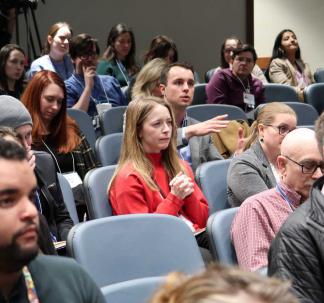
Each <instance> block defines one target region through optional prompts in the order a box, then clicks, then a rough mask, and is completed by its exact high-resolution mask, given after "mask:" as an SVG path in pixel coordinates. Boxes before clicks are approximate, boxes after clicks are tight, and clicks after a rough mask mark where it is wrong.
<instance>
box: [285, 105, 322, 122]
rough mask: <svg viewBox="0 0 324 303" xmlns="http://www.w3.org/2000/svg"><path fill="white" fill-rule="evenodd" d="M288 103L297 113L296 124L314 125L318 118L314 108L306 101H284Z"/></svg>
mask: <svg viewBox="0 0 324 303" xmlns="http://www.w3.org/2000/svg"><path fill="white" fill-rule="evenodd" d="M285 103H286V104H287V105H289V106H290V107H291V108H292V109H293V110H294V111H295V112H296V115H297V126H303V125H314V124H315V121H316V119H317V118H318V112H317V111H316V109H315V108H314V107H313V106H312V105H310V104H307V103H301V102H285Z"/></svg>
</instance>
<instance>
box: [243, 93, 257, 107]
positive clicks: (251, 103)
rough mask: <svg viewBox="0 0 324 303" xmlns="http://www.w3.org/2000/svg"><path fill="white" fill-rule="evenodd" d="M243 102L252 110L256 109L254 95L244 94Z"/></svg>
mask: <svg viewBox="0 0 324 303" xmlns="http://www.w3.org/2000/svg"><path fill="white" fill-rule="evenodd" d="M243 101H244V103H245V104H246V105H247V106H248V107H250V108H254V107H255V99H254V95H252V94H248V93H243Z"/></svg>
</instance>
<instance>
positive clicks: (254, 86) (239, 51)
mask: <svg viewBox="0 0 324 303" xmlns="http://www.w3.org/2000/svg"><path fill="white" fill-rule="evenodd" d="M256 60H257V54H256V52H255V49H254V48H253V47H252V46H250V45H247V44H246V45H243V46H242V47H240V48H236V49H234V50H233V55H232V68H231V69H230V68H228V69H224V70H221V71H219V72H217V73H215V74H214V75H213V77H212V78H211V80H210V81H209V83H208V84H207V86H206V93H207V97H208V103H216V104H219V103H220V104H229V105H235V106H238V107H240V108H241V109H243V110H244V111H245V112H249V111H251V110H253V109H254V108H256V107H257V106H258V105H259V104H261V103H264V102H265V97H264V87H263V84H262V82H261V81H260V80H259V79H256V78H255V77H252V75H251V73H252V70H253V67H254V65H255V62H256Z"/></svg>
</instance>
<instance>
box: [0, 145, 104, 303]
mask: <svg viewBox="0 0 324 303" xmlns="http://www.w3.org/2000/svg"><path fill="white" fill-rule="evenodd" d="M35 193H36V178H35V175H34V173H33V170H32V168H31V167H30V165H29V163H28V162H27V160H26V152H25V151H24V149H23V148H22V147H21V146H19V145H18V144H17V143H15V142H10V141H6V140H3V139H0V222H1V224H0V302H26V303H27V302H33V303H37V302H47V303H54V302H61V303H67V302H68V303H71V302H78V303H104V302H105V300H104V298H103V295H102V293H101V292H100V290H99V288H98V286H96V284H95V283H94V281H93V280H92V279H91V278H90V277H89V275H88V274H87V273H86V272H85V271H84V270H83V269H82V268H81V266H80V265H78V264H77V263H76V262H75V261H73V260H72V259H68V258H64V257H54V256H45V255H41V254H40V255H38V252H39V246H38V238H39V220H38V213H37V209H36V207H35V205H34V203H33V199H34V196H35Z"/></svg>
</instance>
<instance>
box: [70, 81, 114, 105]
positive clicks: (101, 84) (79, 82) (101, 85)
mask: <svg viewBox="0 0 324 303" xmlns="http://www.w3.org/2000/svg"><path fill="white" fill-rule="evenodd" d="M72 78H73V79H74V80H75V81H76V82H77V83H78V84H79V85H80V86H81V87H82V88H83V89H84V88H85V86H84V85H83V84H82V83H81V81H80V80H79V79H78V78H77V77H76V76H75V75H72ZM98 78H99V81H100V87H101V89H102V90H103V92H104V94H105V97H106V100H107V103H110V102H109V98H108V96H107V93H106V90H105V88H104V86H103V83H102V79H101V78H100V77H98ZM90 99H92V100H93V102H94V103H96V104H97V103H98V102H97V101H99V103H102V102H101V100H97V99H96V98H94V97H92V94H90Z"/></svg>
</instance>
